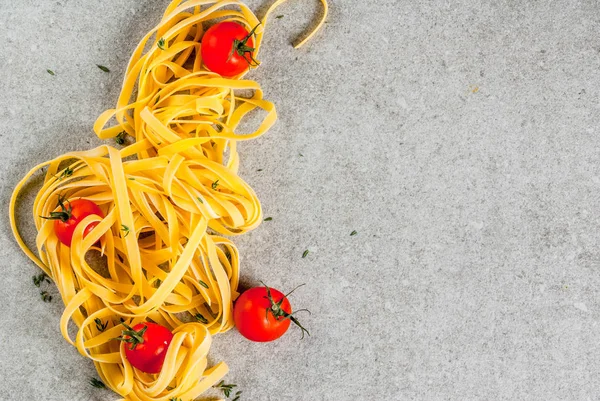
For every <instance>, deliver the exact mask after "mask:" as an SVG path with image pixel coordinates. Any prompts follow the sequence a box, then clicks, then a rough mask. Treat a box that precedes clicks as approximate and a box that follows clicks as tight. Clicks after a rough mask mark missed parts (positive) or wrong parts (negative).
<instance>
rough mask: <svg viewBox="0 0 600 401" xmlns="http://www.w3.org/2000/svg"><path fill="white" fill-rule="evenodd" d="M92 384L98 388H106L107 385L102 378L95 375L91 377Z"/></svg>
mask: <svg viewBox="0 0 600 401" xmlns="http://www.w3.org/2000/svg"><path fill="white" fill-rule="evenodd" d="M90 384H91V385H92V386H94V387H96V388H106V385H105V384H104V383H102V382H101V381H100V380H98V379H96V378H95V377H92V378H91V379H90Z"/></svg>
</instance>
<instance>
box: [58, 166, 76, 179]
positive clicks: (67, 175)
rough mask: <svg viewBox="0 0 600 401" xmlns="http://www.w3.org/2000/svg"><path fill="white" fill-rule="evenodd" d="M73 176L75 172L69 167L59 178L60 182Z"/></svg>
mask: <svg viewBox="0 0 600 401" xmlns="http://www.w3.org/2000/svg"><path fill="white" fill-rule="evenodd" d="M72 175H73V170H72V169H71V167H67V168H66V169H64V170H63V172H62V173H61V174H60V176H59V177H58V179H59V180H62V179H63V178H67V177H70V176H72Z"/></svg>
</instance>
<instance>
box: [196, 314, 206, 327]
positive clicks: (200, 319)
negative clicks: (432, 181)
mask: <svg viewBox="0 0 600 401" xmlns="http://www.w3.org/2000/svg"><path fill="white" fill-rule="evenodd" d="M194 317H195V318H196V320H197V321H199V322H200V323H204V324H208V320H207V319H206V318H205V317H204V316H202V314H200V313H196V314H195V315H194Z"/></svg>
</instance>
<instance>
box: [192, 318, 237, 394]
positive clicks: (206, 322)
mask: <svg viewBox="0 0 600 401" xmlns="http://www.w3.org/2000/svg"><path fill="white" fill-rule="evenodd" d="M194 317H195V318H196V320H197V321H199V322H200V323H204V324H208V320H207V319H206V318H205V317H204V316H202V314H200V313H196V314H195V315H194ZM228 397H229V396H228Z"/></svg>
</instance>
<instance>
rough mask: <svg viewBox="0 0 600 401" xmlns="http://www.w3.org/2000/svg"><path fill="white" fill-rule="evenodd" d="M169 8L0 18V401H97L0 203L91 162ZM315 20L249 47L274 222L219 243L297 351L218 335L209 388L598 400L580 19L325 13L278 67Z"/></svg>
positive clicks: (453, 10) (249, 392) (595, 105)
mask: <svg viewBox="0 0 600 401" xmlns="http://www.w3.org/2000/svg"><path fill="white" fill-rule="evenodd" d="M167 3H168V2H167V0H112V1H88V0H85V1H74V0H58V1H57V0H54V1H49V0H46V1H33V0H19V1H9V0H0V39H1V45H0V89H1V94H0V141H1V142H0V143H1V147H0V174H1V175H0V177H1V184H2V192H1V210H2V213H3V216H4V218H3V219H2V220H1V224H0V269H1V271H2V283H1V284H0V289H1V290H0V344H1V345H0V347H1V349H0V399H2V400H49V401H54V400H61V401H62V400H76V401H78V400H99V401H100V400H102V401H104V400H114V399H116V398H117V397H116V396H115V395H114V394H112V393H110V392H109V391H106V390H97V389H95V388H93V387H91V386H90V385H89V384H88V380H89V378H90V377H94V376H95V370H94V367H93V366H92V364H91V363H90V361H88V360H85V359H83V358H82V357H81V356H80V355H79V354H78V353H77V352H76V350H75V349H74V348H72V347H71V346H69V345H68V344H67V343H66V342H65V341H64V340H63V339H62V337H61V335H60V332H59V328H58V324H59V318H60V314H61V312H62V305H61V304H60V301H58V300H55V301H54V302H52V303H50V304H46V303H43V302H42V301H41V300H40V297H39V292H38V290H37V289H36V288H35V287H34V286H33V285H32V283H31V276H32V275H33V274H35V273H36V268H35V267H34V265H33V264H32V263H30V262H29V261H28V259H27V258H26V257H25V256H24V255H23V254H22V253H21V251H20V250H19V248H18V247H17V245H16V243H15V242H14V240H13V239H12V236H11V234H10V231H9V227H8V219H7V218H6V216H7V208H8V198H9V196H10V193H11V191H12V188H13V187H14V185H15V183H16V182H17V180H18V179H19V178H20V176H21V175H22V174H23V173H24V172H25V171H26V170H28V169H29V168H30V167H32V166H33V165H34V164H36V163H38V162H41V161H44V160H47V159H50V158H52V157H55V156H57V155H59V154H61V153H63V152H65V151H70V150H80V149H87V148H90V147H92V146H96V145H97V144H99V143H100V141H98V140H97V139H96V138H95V136H94V134H93V133H92V130H91V127H92V123H93V122H94V120H95V118H96V116H98V115H99V113H101V112H102V111H103V110H105V109H106V108H108V107H112V106H113V104H114V103H115V100H116V97H117V94H118V92H119V87H120V83H121V80H122V75H123V72H124V69H125V66H126V63H127V60H128V58H129V55H130V53H131V52H132V50H133V48H134V46H135V44H136V43H137V42H138V41H139V39H140V38H141V37H142V35H143V33H145V32H146V31H147V30H148V29H150V28H151V27H152V26H153V25H154V24H155V23H156V22H157V21H158V19H159V17H160V15H161V13H162V11H163V9H164V7H165V6H166V5H167ZM250 4H251V5H252V6H253V7H255V9H257V10H258V12H259V13H260V12H261V11H264V7H265V5H266V4H267V3H265V2H263V1H259V0H253V1H251V2H250ZM318 13H319V7H318V2H317V1H315V0H302V1H301V0H296V1H290V2H289V4H286V5H285V6H283V7H281V8H280V10H279V11H278V12H277V14H281V15H284V17H283V18H281V19H278V20H274V21H273V23H272V24H271V25H270V26H268V28H267V34H266V40H265V42H264V48H263V51H262V54H261V60H262V62H263V64H262V66H261V67H260V69H259V70H257V71H255V72H253V73H252V74H251V76H250V77H251V78H254V79H256V80H258V81H259V82H260V83H261V85H263V88H264V89H265V94H266V97H267V98H268V99H270V100H272V101H274V102H275V104H276V105H277V107H278V113H279V117H280V119H279V122H278V124H277V125H276V127H275V128H274V129H273V130H272V131H270V132H269V133H268V134H267V135H266V136H264V137H262V138H260V139H258V140H256V141H254V142H252V143H246V144H244V145H243V146H242V148H241V154H242V168H241V175H242V176H243V177H244V178H245V179H246V180H248V182H249V183H250V184H251V185H252V186H253V187H254V188H255V189H256V192H257V193H258V194H259V196H260V198H261V200H262V202H263V206H264V210H265V216H272V217H273V221H271V222H266V223H264V224H263V225H262V226H261V227H259V228H258V229H257V230H255V231H254V232H252V233H251V234H249V235H246V236H244V237H242V238H239V239H238V240H237V243H238V245H239V247H240V250H241V255H242V276H243V282H244V283H245V284H256V283H258V280H265V281H266V282H268V283H270V284H271V285H272V286H275V287H280V288H282V289H291V288H292V287H294V286H296V285H297V284H300V283H306V284H307V285H306V286H305V287H303V288H302V289H300V290H298V291H297V292H296V293H295V294H294V295H293V297H292V302H293V304H294V305H296V306H297V307H307V308H309V309H311V310H312V312H313V315H312V317H308V318H304V322H305V324H306V325H307V326H308V327H309V328H310V329H311V333H312V336H311V337H310V338H306V339H304V340H303V341H300V332H299V331H298V330H295V329H292V330H290V332H289V333H288V334H287V335H286V336H285V337H284V338H283V339H282V340H280V341H278V342H275V343H272V344H252V343H249V342H247V341H244V340H243V339H242V338H241V336H240V335H239V334H238V333H236V332H235V331H232V332H229V333H227V334H225V335H221V336H219V337H217V338H216V339H215V345H214V347H213V349H212V358H213V359H214V360H215V361H217V360H225V361H227V362H228V364H229V366H230V368H231V373H230V375H229V376H228V381H229V382H233V383H237V384H238V385H239V387H240V388H241V389H242V390H243V391H244V394H243V400H258V401H263V400H272V401H280V400H299V401H304V400H306V401H309V400H324V401H325V400H327V401H350V400H596V399H599V397H600V380H599V378H598V374H597V369H598V367H599V366H600V364H599V361H598V357H599V349H598V338H599V334H600V327H599V326H598V317H599V313H600V303H599V299H598V288H599V284H600V279H599V277H600V275H599V271H598V270H599V269H600V249H599V248H598V245H599V239H598V238H599V236H598V227H599V224H600V218H599V217H598V216H599V214H598V206H599V200H600V199H599V195H598V194H599V193H600V164H599V161H600V160H599V159H600V146H599V141H598V131H599V130H598V126H599V123H600V114H599V107H600V103H599V90H600V89H599V88H600V75H599V72H600V39H599V38H600V3H598V2H597V1H595V0H582V1H577V0H573V1H513V0H504V1H487V2H486V1H477V0H459V1H421V0H419V1H407V0H378V1H354V0H333V1H331V14H330V17H329V22H328V24H327V25H326V27H325V29H324V30H323V31H322V32H321V33H319V34H318V35H317V37H316V40H314V41H313V42H312V43H310V44H309V45H308V46H307V47H306V48H303V49H301V50H298V51H296V50H294V49H292V48H291V47H290V45H289V43H290V42H291V41H292V40H293V39H294V38H295V37H296V36H297V35H298V34H299V33H300V32H302V30H303V28H305V27H307V26H309V25H310V21H311V19H312V18H313V17H315V16H318ZM96 64H103V65H105V66H107V67H109V68H110V69H111V72H110V73H109V74H106V73H104V72H102V71H100V70H99V69H98V68H97V67H96ZM46 69H51V70H53V71H55V73H56V75H55V76H50V75H49V74H48V73H47V72H46ZM300 154H302V155H303V156H300ZM258 169H262V171H260V172H259V171H257V170H258ZM28 213H29V212H28V211H27V213H24V214H22V216H23V218H27V217H28V216H29V215H28ZM353 230H356V231H357V232H358V235H356V236H353V237H351V236H350V232H351V231H353ZM28 233H29V234H31V231H29V232H28ZM305 249H309V250H310V251H311V252H310V254H309V255H308V257H306V258H305V259H302V258H301V255H302V253H303V251H304V250H305ZM56 298H57V297H56ZM184 401H187V400H184Z"/></svg>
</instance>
